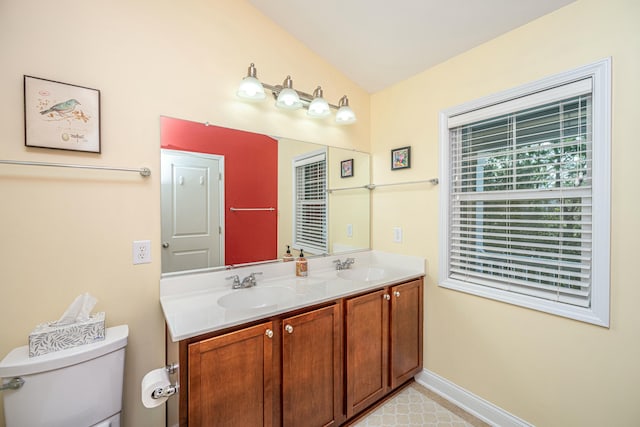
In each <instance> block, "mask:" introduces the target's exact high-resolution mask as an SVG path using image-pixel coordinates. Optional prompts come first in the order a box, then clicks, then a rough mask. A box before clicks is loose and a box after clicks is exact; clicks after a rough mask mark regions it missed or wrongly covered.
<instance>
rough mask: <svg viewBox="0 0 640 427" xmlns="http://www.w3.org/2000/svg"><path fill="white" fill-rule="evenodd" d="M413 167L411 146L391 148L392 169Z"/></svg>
mask: <svg viewBox="0 0 640 427" xmlns="http://www.w3.org/2000/svg"><path fill="white" fill-rule="evenodd" d="M410 167H411V147H410V146H408V147H401V148H394V149H393V150H391V170H397V169H408V168H410Z"/></svg>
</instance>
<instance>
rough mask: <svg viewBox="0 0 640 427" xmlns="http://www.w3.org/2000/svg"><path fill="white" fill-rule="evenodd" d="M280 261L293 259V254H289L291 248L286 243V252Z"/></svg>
mask: <svg viewBox="0 0 640 427" xmlns="http://www.w3.org/2000/svg"><path fill="white" fill-rule="evenodd" d="M282 261H284V262H288V261H293V255H292V254H291V248H290V247H289V245H287V253H286V254H284V257H282Z"/></svg>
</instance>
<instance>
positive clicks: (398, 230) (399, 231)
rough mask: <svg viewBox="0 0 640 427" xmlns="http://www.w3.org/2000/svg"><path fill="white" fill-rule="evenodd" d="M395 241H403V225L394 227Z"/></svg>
mask: <svg viewBox="0 0 640 427" xmlns="http://www.w3.org/2000/svg"><path fill="white" fill-rule="evenodd" d="M393 241H394V242H395V243H402V227H393Z"/></svg>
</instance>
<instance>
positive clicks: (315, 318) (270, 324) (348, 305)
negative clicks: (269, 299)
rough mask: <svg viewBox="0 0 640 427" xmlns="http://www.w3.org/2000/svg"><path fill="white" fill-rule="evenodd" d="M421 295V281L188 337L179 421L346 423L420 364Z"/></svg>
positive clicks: (182, 356) (182, 355)
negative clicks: (227, 330) (216, 331)
mask: <svg viewBox="0 0 640 427" xmlns="http://www.w3.org/2000/svg"><path fill="white" fill-rule="evenodd" d="M422 295H423V282H422V279H417V280H412V281H409V282H406V283H401V284H398V285H395V286H389V287H386V288H384V289H380V290H374V291H371V292H368V293H366V294H362V295H360V296H356V297H352V298H346V299H340V300H337V301H335V302H333V303H328V304H327V305H325V306H321V307H319V308H311V309H306V310H305V309H301V310H297V311H295V312H293V313H289V314H284V315H281V316H277V317H273V318H271V319H269V320H268V321H265V322H259V323H257V324H254V325H252V326H247V327H244V328H241V329H236V330H230V331H229V332H227V333H224V332H223V333H221V334H220V335H215V333H212V334H208V335H206V336H200V337H193V338H189V339H187V340H184V341H181V342H180V346H179V360H180V366H182V367H185V366H186V369H183V368H181V369H180V383H181V385H182V386H181V389H180V396H179V399H180V401H179V419H180V426H190V427H198V426H238V427H246V426H268V427H278V426H283V427H297V426H310V427H319V426H339V425H341V424H343V423H344V422H345V421H346V420H347V419H349V418H351V417H352V416H354V415H356V414H357V413H359V412H360V411H362V410H363V409H365V408H367V407H369V406H370V405H372V404H374V403H375V402H376V401H378V400H380V399H381V398H383V397H384V396H385V395H387V394H388V393H389V392H391V391H392V390H393V389H395V388H396V387H398V386H400V385H401V384H403V383H404V382H406V381H407V380H409V379H410V378H411V377H413V376H414V375H415V374H417V373H418V372H419V371H420V370H421V369H422V319H423V314H422V309H423V298H422ZM345 387H346V389H345ZM345 404H346V407H345Z"/></svg>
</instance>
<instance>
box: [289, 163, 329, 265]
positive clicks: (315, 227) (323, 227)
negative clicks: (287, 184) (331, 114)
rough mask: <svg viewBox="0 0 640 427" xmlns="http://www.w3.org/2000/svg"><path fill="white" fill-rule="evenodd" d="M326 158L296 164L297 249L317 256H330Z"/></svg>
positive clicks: (295, 231) (295, 225) (295, 243)
mask: <svg viewBox="0 0 640 427" xmlns="http://www.w3.org/2000/svg"><path fill="white" fill-rule="evenodd" d="M326 163H327V162H326V154H325V153H320V154H314V155H311V156H307V157H303V158H298V159H296V160H294V175H295V195H294V204H295V218H294V230H293V231H294V246H295V247H298V248H302V249H305V250H308V251H310V252H313V253H326V252H327V191H326V190H327V168H326Z"/></svg>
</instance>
